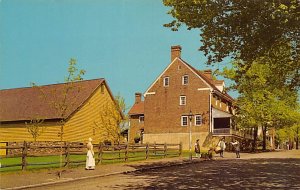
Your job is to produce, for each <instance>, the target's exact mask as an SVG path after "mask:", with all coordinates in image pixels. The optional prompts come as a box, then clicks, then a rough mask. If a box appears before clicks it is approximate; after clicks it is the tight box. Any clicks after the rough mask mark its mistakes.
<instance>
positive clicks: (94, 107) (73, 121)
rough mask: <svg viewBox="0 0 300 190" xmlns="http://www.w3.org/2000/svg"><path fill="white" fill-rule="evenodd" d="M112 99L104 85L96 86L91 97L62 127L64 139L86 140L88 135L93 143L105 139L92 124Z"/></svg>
mask: <svg viewBox="0 0 300 190" xmlns="http://www.w3.org/2000/svg"><path fill="white" fill-rule="evenodd" d="M112 102H113V99H112V97H111V96H110V93H109V92H108V89H107V88H106V86H104V88H103V87H102V88H101V87H100V88H98V89H97V90H96V91H95V92H94V94H93V95H92V97H90V99H88V101H87V102H86V103H85V104H84V105H83V106H82V107H81V109H80V110H78V111H77V112H76V113H75V114H74V115H73V116H72V117H71V118H70V120H69V121H68V122H67V123H66V125H65V128H64V133H65V136H64V140H66V141H80V142H84V141H87V140H88V138H89V137H91V138H92V139H93V142H94V143H98V142H99V141H103V140H105V139H104V137H103V136H101V131H100V129H99V128H97V127H96V125H95V124H94V122H95V121H98V122H99V120H97V117H99V112H100V111H101V109H103V108H104V107H105V106H104V105H105V104H107V103H112Z"/></svg>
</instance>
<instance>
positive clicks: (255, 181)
mask: <svg viewBox="0 0 300 190" xmlns="http://www.w3.org/2000/svg"><path fill="white" fill-rule="evenodd" d="M242 156H244V158H242V159H232V157H233V155H232V154H231V155H230V156H228V157H229V159H218V160H216V161H203V162H196V163H192V164H184V165H178V166H172V167H165V168H160V169H153V170H146V171H141V172H133V173H128V174H120V175H113V176H107V177H101V178H94V179H89V180H83V181H77V182H72V183H67V184H59V185H55V186H50V187H42V189H56V190H60V189H63V190H65V189H87V190H89V189H256V190H257V189H300V151H287V152H280V153H278V152H274V153H261V154H245V155H243V154H242Z"/></svg>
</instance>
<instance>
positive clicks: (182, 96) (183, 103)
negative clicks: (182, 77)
mask: <svg viewBox="0 0 300 190" xmlns="http://www.w3.org/2000/svg"><path fill="white" fill-rule="evenodd" d="M181 98H184V101H181ZM179 105H180V106H185V105H186V96H185V95H181V96H179Z"/></svg>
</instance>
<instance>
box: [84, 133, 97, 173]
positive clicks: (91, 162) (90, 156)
mask: <svg viewBox="0 0 300 190" xmlns="http://www.w3.org/2000/svg"><path fill="white" fill-rule="evenodd" d="M92 141H93V139H92V138H89V142H88V143H87V145H86V147H87V150H88V151H87V154H86V164H85V169H86V170H94V169H95V159H94V150H93V144H92Z"/></svg>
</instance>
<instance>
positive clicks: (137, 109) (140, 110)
mask: <svg viewBox="0 0 300 190" xmlns="http://www.w3.org/2000/svg"><path fill="white" fill-rule="evenodd" d="M128 114H129V115H143V114H144V101H141V102H139V103H135V104H134V105H133V106H132V107H131V109H130V110H129V112H128Z"/></svg>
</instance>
